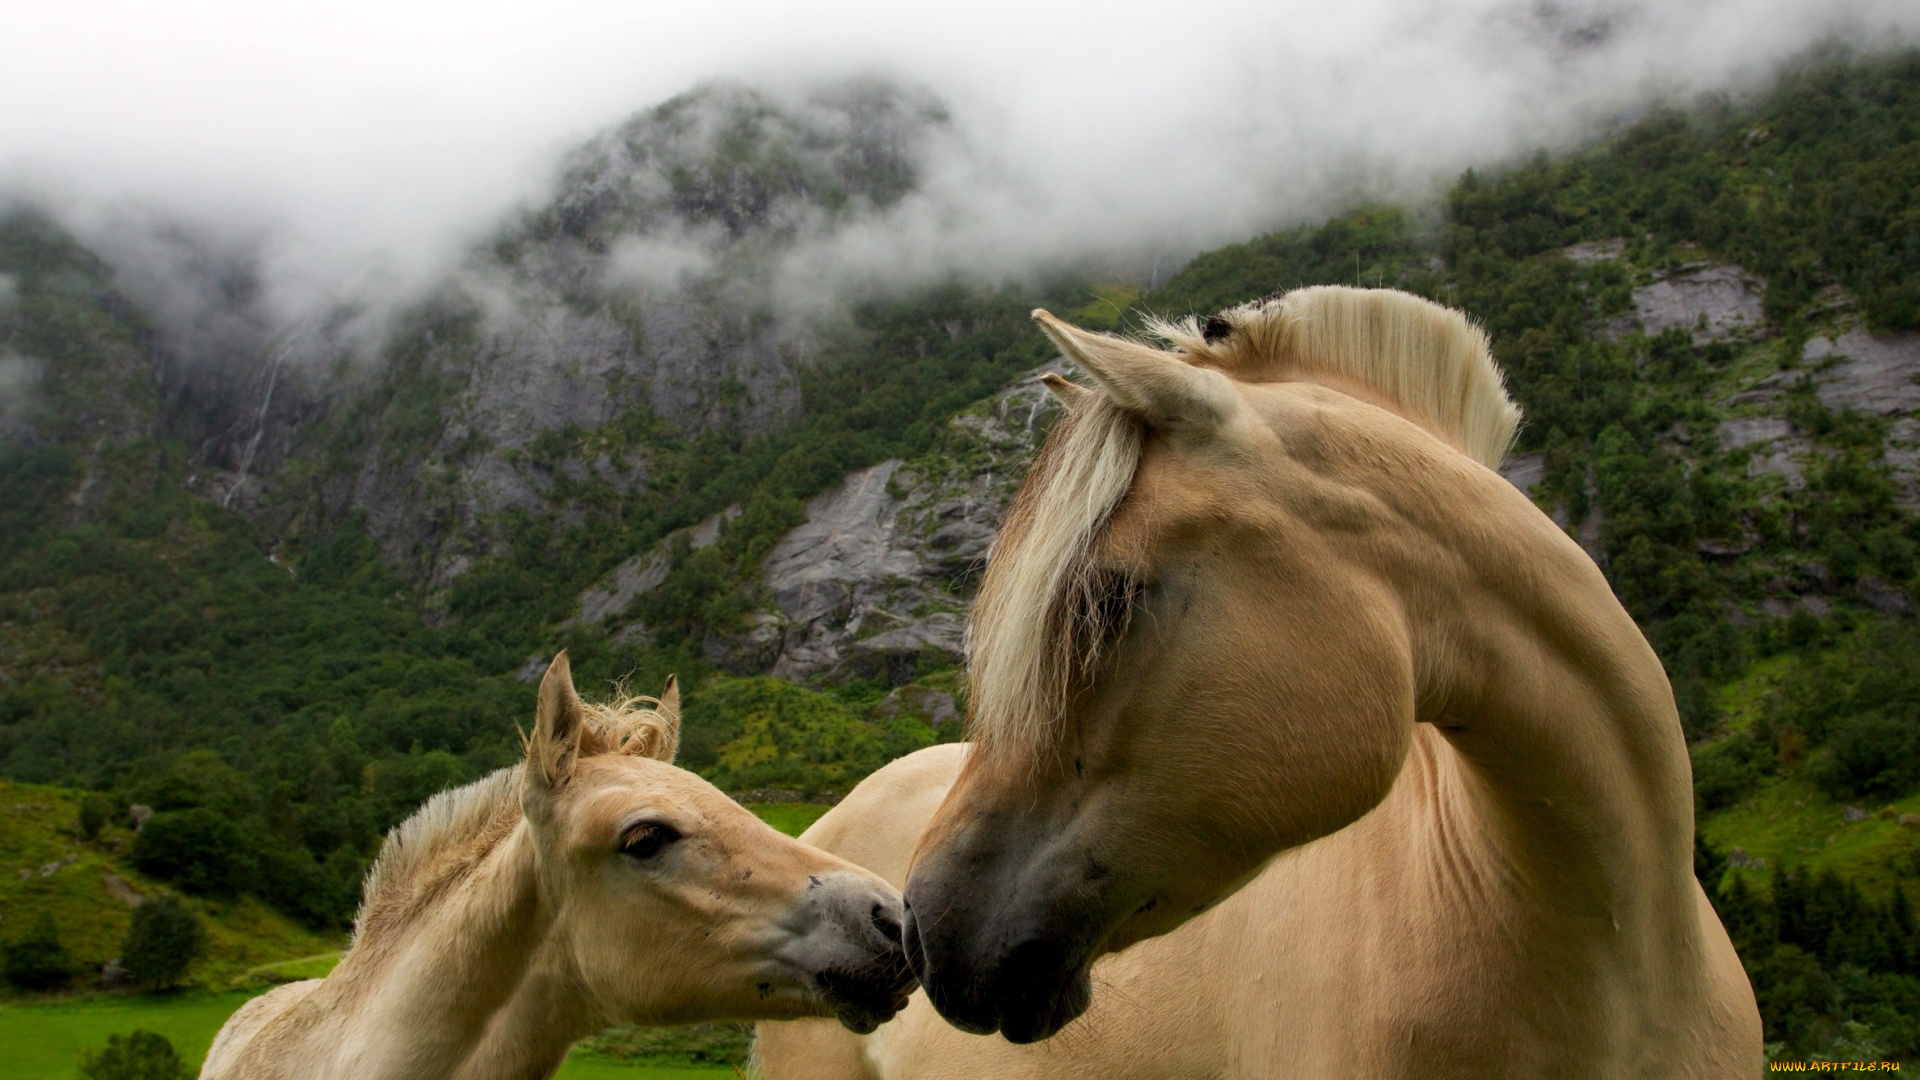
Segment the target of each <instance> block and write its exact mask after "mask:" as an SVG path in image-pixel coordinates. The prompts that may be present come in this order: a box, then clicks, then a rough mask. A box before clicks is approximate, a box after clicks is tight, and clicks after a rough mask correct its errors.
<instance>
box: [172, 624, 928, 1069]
mask: <svg viewBox="0 0 1920 1080" xmlns="http://www.w3.org/2000/svg"><path fill="white" fill-rule="evenodd" d="M652 704H653V705H654V706H655V707H652V708H649V707H645V706H644V705H643V704H642V703H641V700H640V699H626V700H622V701H618V702H615V703H613V704H611V705H604V706H596V705H587V704H584V703H583V702H581V700H580V698H579V697H578V695H576V693H575V692H574V688H573V680H572V678H571V676H570V674H569V671H568V665H567V657H566V654H565V653H564V652H563V653H561V654H560V655H559V656H558V657H556V658H555V659H554V661H553V665H552V666H551V667H550V668H549V669H548V670H547V674H546V678H545V679H544V680H542V682H541V684H540V699H539V706H538V711H537V716H536V721H535V726H534V732H533V735H532V736H531V737H530V738H529V739H527V741H526V761H525V762H524V763H523V764H522V765H520V766H516V767H514V768H511V769H502V770H500V771H499V772H496V773H494V774H493V775H491V776H488V777H487V778H485V779H483V780H480V781H478V782H476V783H473V784H469V785H467V786H466V787H464V788H459V789H457V790H454V791H449V792H445V793H443V794H441V795H438V796H436V797H434V798H433V799H432V800H430V801H429V802H428V803H427V804H426V805H425V806H424V807H422V808H421V809H420V811H419V812H418V813H416V814H414V816H413V817H411V818H409V819H408V820H407V821H406V822H404V823H402V824H401V825H400V826H399V827H398V828H396V829H394V831H393V832H392V833H391V834H390V835H389V837H388V839H387V842H386V845H385V846H384V847H383V848H382V849H381V852H380V857H379V859H378V860H377V861H376V862H375V863H374V867H373V871H372V873H371V874H369V875H368V878H367V886H366V896H365V900H364V902H363V904H362V907H361V910H360V916H359V919H358V922H357V926H356V931H355V935H354V941H353V946H352V948H351V949H350V950H349V951H348V953H347V956H346V958H345V959H344V960H342V961H341V963H340V966H339V967H338V968H336V969H335V970H334V972H333V974H332V975H330V976H328V977H327V978H325V979H314V980H309V981H307V982H301V983H294V984H291V985H288V986H283V987H281V988H279V989H277V990H275V991H273V992H272V993H269V994H267V995H265V996H263V997H260V998H256V999H255V1000H253V1001H251V1002H249V1003H247V1004H246V1005H245V1006H243V1007H242V1008H241V1009H240V1011H239V1012H237V1013H235V1014H234V1016H233V1018H232V1019H230V1020H228V1021H227V1025H226V1027H225V1028H223V1029H222V1030H221V1032H220V1035H219V1037H218V1038H216V1039H215V1040H214V1044H213V1048H212V1050H211V1051H210V1052H209V1053H208V1055H207V1062H206V1065H205V1067H204V1068H203V1069H202V1070H201V1073H200V1075H201V1077H202V1078H203V1080H216V1078H217V1080H256V1078H270V1077H301V1078H307V1080H321V1078H328V1077H341V1078H346V1077H351V1078H354V1080H381V1078H387V1077H392V1078H401V1077H405V1078H409V1080H430V1078H438V1077H459V1078H461V1080H493V1078H510V1077H511V1078H523V1077H547V1076H551V1075H553V1073H554V1071H555V1070H557V1069H558V1068H559V1067H560V1062H561V1060H562V1059H563V1058H564V1057H565V1056H566V1052H567V1047H568V1046H570V1045H571V1044H572V1043H573V1042H574V1041H575V1040H576V1039H579V1038H581V1037H582V1036H584V1035H587V1034H590V1033H591V1032H593V1031H596V1030H599V1029H600V1028H603V1027H606V1026H608V1025H610V1024H617V1023H628V1024H683V1023H690V1022H694V1021H700V1020H715V1019H743V1020H744V1019H755V1018H779V1017H803V1016H834V1017H837V1018H838V1019H839V1020H840V1022H841V1023H843V1024H845V1025H846V1026H847V1027H849V1028H852V1029H854V1030H856V1031H871V1030H873V1028H874V1027H875V1026H877V1025H878V1024H879V1023H880V1022H882V1021H884V1020H886V1019H887V1018H889V1017H891V1016H892V1015H893V1014H894V1013H895V1012H896V1011H897V1010H898V1009H899V1008H900V1007H901V1005H902V1004H903V1003H904V1001H905V997H906V993H907V990H908V989H909V988H910V987H911V986H912V982H911V976H910V975H909V974H908V973H907V968H906V965H905V963H904V961H903V959H902V957H901V955H900V947H899V933H900V931H899V925H900V903H899V898H898V894H897V893H896V892H895V891H894V889H893V888H892V887H891V886H889V885H887V884H886V883H885V882H884V881H882V880H881V879H879V878H878V877H876V876H875V875H873V874H871V873H869V872H867V871H865V870H862V869H860V868H858V867H855V866H853V865H851V864H850V863H847V862H844V861H842V860H841V859H838V858H836V857H834V856H832V855H828V854H825V853H823V852H820V851H817V850H814V849H813V848H809V847H807V846H805V845H803V844H800V843H799V842H797V841H794V840H790V839H788V838H787V837H785V836H782V835H781V834H780V833H778V832H776V831H774V830H773V829H772V828H770V827H769V826H767V825H765V824H764V823H762V822H761V821H760V820H759V819H758V818H756V817H754V816H753V815H752V814H751V813H749V812H748V811H746V810H745V809H743V808H741V807H740V806H738V805H737V804H735V803H734V802H733V801H731V800H730V799H728V798H727V797H726V796H725V795H723V794H721V793H720V791H718V790H717V789H715V788H714V787H713V786H712V785H711V784H708V783H707V782H706V781H704V780H701V779H700V778H699V777H696V776H694V775H693V774H691V773H688V772H685V771H683V770H680V769H676V768H674V767H673V766H672V765H671V764H670V762H671V761H672V760H673V755H674V751H675V749H676V748H677V747H678V744H679V735H680V716H679V694H678V691H677V689H676V688H675V686H674V683H673V681H672V680H671V679H669V680H668V682H667V688H666V691H665V692H664V693H663V694H662V695H661V697H660V700H659V701H658V702H655V703H652Z"/></svg>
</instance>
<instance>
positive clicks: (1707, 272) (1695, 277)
mask: <svg viewBox="0 0 1920 1080" xmlns="http://www.w3.org/2000/svg"><path fill="white" fill-rule="evenodd" d="M1761 292H1762V290H1761V285H1760V282H1759V281H1758V280H1756V279H1755V278H1753V277H1751V276H1750V275H1748V274H1747V272H1746V271H1745V270H1743V269H1742V268H1740V267H1739V266H1735V265H1731V264H1728V265H1710V264H1703V265H1695V266H1689V267H1683V268H1681V269H1679V270H1675V271H1672V272H1671V273H1668V274H1665V275H1662V276H1661V277H1659V278H1656V279H1655V280H1654V281H1653V282H1652V283H1651V284H1647V285H1642V286H1641V287H1639V288H1637V289H1635V290H1633V314H1632V315H1630V316H1622V317H1620V318H1618V319H1614V320H1611V321H1609V322H1608V324H1607V325H1606V327H1605V328H1604V330H1605V332H1606V333H1607V334H1609V335H1610V336H1612V337H1616V338H1618V337H1623V336H1625V335H1626V334H1627V333H1628V332H1630V331H1632V330H1636V329H1637V330H1639V331H1640V332H1642V333H1644V334H1647V335H1648V336H1652V335H1654V334H1658V333H1660V332H1661V331H1663V330H1669V329H1673V328H1676V327H1677V328H1679V329H1681V330H1686V331H1690V332H1691V333H1692V335H1693V341H1694V344H1696V345H1703V344H1706V343H1708V342H1713V341H1725V340H1728V339H1730V338H1735V337H1740V336H1743V335H1746V334H1748V333H1751V332H1752V331H1754V330H1756V329H1757V328H1759V327H1760V325H1761V324H1762V322H1763V321H1764V320H1765V318H1766V312H1765V310H1764V309H1763V308H1762V305H1761Z"/></svg>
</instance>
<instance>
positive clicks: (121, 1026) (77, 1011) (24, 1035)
mask: <svg viewBox="0 0 1920 1080" xmlns="http://www.w3.org/2000/svg"><path fill="white" fill-rule="evenodd" d="M249 996H251V995H248V994H240V993H229V994H213V993H207V992H204V991H194V992H190V993H184V994H175V995H169V996H166V997H118V996H106V995H98V996H93V997H84V998H68V999H66V1000H63V1001H52V1002H45V1003H39V1002H34V1003H27V1004H20V1003H14V1004H9V1005H5V1006H0V1076H4V1077H6V1080H73V1078H74V1077H76V1076H77V1075H78V1067H79V1064H80V1055H81V1054H82V1053H83V1052H85V1051H87V1050H93V1049H97V1048H99V1047H101V1046H104V1045H105V1044H106V1041H107V1036H109V1035H124V1034H126V1033H127V1032H130V1031H133V1030H135V1029H136V1028H144V1029H145V1030H147V1031H153V1032H158V1033H159V1034H161V1035H165V1036H166V1037H167V1040H168V1041H169V1042H171V1043H173V1046H174V1049H176V1050H178V1051H180V1056H181V1057H182V1058H184V1059H185V1060H186V1062H187V1064H188V1065H189V1066H190V1067H191V1068H193V1069H194V1070H196V1071H197V1070H198V1069H199V1068H200V1062H201V1060H202V1059H203V1058H205V1057H206V1054H207V1047H208V1046H211V1045H212V1044H213V1036H214V1035H215V1033H217V1032H218V1031H219V1030H220V1025H221V1024H224V1023H226V1021H227V1017H228V1016H230V1015H232V1014H233V1011H234V1010H235V1009H237V1008H239V1007H240V1004H241V1003H242V1002H244V1001H246V1000H247V998H248V997H249ZM733 1075H734V1072H733V1070H732V1069H731V1068H726V1067H723V1066H709V1067H704V1068H703V1067H699V1066H692V1065H669V1064H664V1063H656V1062H637V1063H632V1064H629V1063H627V1062H623V1061H616V1060H613V1059H609V1058H597V1057H588V1056H585V1055H579V1056H575V1057H573V1058H570V1059H568V1061H567V1063H566V1064H565V1065H563V1066H561V1068H560V1076H561V1077H562V1078H563V1080H720V1078H724V1077H731V1076H733Z"/></svg>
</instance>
